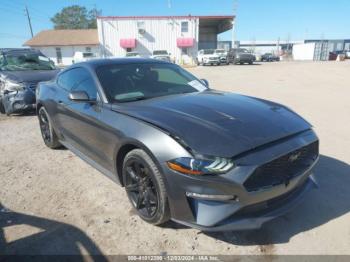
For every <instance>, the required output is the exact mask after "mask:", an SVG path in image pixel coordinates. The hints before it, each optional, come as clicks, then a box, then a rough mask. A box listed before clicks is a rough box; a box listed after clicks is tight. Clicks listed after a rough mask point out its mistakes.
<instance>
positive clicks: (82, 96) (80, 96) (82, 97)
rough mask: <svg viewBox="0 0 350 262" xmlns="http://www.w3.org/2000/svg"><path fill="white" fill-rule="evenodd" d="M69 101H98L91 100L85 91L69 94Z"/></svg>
mask: <svg viewBox="0 0 350 262" xmlns="http://www.w3.org/2000/svg"><path fill="white" fill-rule="evenodd" d="M69 99H70V100H72V101H75V102H86V103H95V102H96V99H90V97H89V95H88V94H87V93H86V92H85V91H72V92H71V93H69Z"/></svg>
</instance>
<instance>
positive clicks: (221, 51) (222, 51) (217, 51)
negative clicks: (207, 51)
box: [215, 49, 226, 54]
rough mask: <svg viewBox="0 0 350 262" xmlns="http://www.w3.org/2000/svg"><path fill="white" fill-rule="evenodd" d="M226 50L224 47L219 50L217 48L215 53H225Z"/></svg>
mask: <svg viewBox="0 0 350 262" xmlns="http://www.w3.org/2000/svg"><path fill="white" fill-rule="evenodd" d="M225 52H226V51H225V50H222V49H219V50H215V53H217V54H223V53H225Z"/></svg>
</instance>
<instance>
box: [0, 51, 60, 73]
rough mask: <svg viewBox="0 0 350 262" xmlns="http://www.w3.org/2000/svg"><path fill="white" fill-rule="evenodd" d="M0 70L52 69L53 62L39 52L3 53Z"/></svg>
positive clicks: (53, 67)
mask: <svg viewBox="0 0 350 262" xmlns="http://www.w3.org/2000/svg"><path fill="white" fill-rule="evenodd" d="M0 68H1V70H4V71H29V70H53V69H55V66H54V64H53V63H52V62H51V61H50V60H49V59H48V58H47V57H45V56H43V55H41V54H39V53H13V54H5V56H4V59H3V60H2V63H1V64H0Z"/></svg>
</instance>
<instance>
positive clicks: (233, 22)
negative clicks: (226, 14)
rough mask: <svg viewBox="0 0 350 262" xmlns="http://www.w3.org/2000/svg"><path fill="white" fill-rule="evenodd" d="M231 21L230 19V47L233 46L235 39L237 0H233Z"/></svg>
mask: <svg viewBox="0 0 350 262" xmlns="http://www.w3.org/2000/svg"><path fill="white" fill-rule="evenodd" d="M232 4H233V6H232V7H233V16H234V17H233V21H232V40H231V41H232V43H231V45H232V48H235V41H236V18H237V5H238V0H233V2H232Z"/></svg>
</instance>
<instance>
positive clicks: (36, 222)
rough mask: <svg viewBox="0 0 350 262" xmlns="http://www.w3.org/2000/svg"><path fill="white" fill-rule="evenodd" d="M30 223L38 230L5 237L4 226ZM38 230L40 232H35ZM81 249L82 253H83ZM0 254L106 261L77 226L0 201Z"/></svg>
mask: <svg viewBox="0 0 350 262" xmlns="http://www.w3.org/2000/svg"><path fill="white" fill-rule="evenodd" d="M13 226H29V227H30V228H34V229H35V231H36V232H37V233H34V234H29V235H28V234H27V236H23V234H24V233H25V232H27V231H26V229H28V228H24V229H23V230H21V231H20V232H18V233H19V235H21V237H20V238H19V239H12V238H13V237H14V236H11V237H10V239H6V235H5V230H6V228H9V229H10V227H13ZM38 231H39V232H38ZM82 250H84V254H82ZM0 254H2V255H24V256H28V255H29V256H38V255H74V259H75V260H77V261H85V260H86V259H87V258H88V257H89V256H90V258H91V259H90V260H91V261H108V260H107V259H106V258H105V257H104V256H103V255H102V252H101V251H100V249H99V248H98V246H97V245H96V244H95V243H94V242H93V241H92V240H91V239H90V238H89V237H88V236H87V235H86V234H85V233H84V232H83V231H81V230H80V229H78V228H76V227H74V226H72V225H69V224H66V223H62V222H58V221H54V220H50V219H46V218H41V217H36V216H31V215H26V214H22V213H17V212H13V211H11V210H8V209H6V208H5V207H4V206H2V205H1V203H0Z"/></svg>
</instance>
